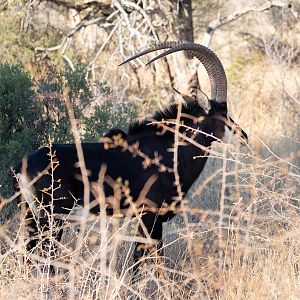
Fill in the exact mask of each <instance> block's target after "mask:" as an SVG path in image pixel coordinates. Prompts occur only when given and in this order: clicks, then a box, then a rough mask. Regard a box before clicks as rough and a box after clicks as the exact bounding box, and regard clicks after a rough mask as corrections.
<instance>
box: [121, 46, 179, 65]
mask: <svg viewBox="0 0 300 300" xmlns="http://www.w3.org/2000/svg"><path fill="white" fill-rule="evenodd" d="M183 43H184V42H171V41H170V42H162V43H158V44H155V45H153V46H152V47H150V48H149V49H147V50H144V51H142V52H140V53H138V54H136V55H134V56H131V57H130V58H128V59H126V60H124V61H123V62H122V63H121V64H119V66H122V65H124V64H126V63H128V62H130V61H132V60H134V59H136V58H138V57H141V56H143V55H145V54H148V53H151V52H154V51H157V50H161V49H169V48H174V47H176V46H179V45H182V44H183Z"/></svg>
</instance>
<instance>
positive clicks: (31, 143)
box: [0, 64, 43, 196]
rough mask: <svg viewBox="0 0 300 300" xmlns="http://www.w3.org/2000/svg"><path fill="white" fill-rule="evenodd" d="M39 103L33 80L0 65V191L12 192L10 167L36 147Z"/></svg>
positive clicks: (3, 194) (9, 66)
mask: <svg viewBox="0 0 300 300" xmlns="http://www.w3.org/2000/svg"><path fill="white" fill-rule="evenodd" d="M41 115H42V113H41V106H40V104H39V103H38V102H37V101H36V100H35V98H34V92H33V89H32V82H31V79H30V77H29V75H28V74H27V73H25V72H24V71H23V70H22V69H21V68H20V67H19V66H17V65H8V64H0V140H1V144H0V164H1V171H0V180H1V186H0V194H1V195H2V196H7V194H8V193H9V192H10V191H11V186H10V184H9V182H10V180H11V179H10V174H9V167H11V166H12V165H13V164H14V163H15V162H16V161H17V160H19V159H21V158H22V157H23V156H24V155H26V154H27V153H29V152H31V151H32V150H34V149H36V148H37V147H38V145H39V141H40V136H41V134H42V130H43V129H42V127H41V126H40V122H41Z"/></svg>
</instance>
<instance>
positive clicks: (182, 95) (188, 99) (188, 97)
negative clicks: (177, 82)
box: [173, 87, 194, 102]
mask: <svg viewBox="0 0 300 300" xmlns="http://www.w3.org/2000/svg"><path fill="white" fill-rule="evenodd" d="M173 90H174V91H175V92H176V93H177V94H178V95H180V96H181V97H182V99H183V100H184V101H185V102H191V101H194V99H193V98H192V97H190V96H188V95H186V94H183V93H181V92H179V91H178V90H176V89H175V88H174V87H173Z"/></svg>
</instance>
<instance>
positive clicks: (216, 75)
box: [124, 42, 227, 102]
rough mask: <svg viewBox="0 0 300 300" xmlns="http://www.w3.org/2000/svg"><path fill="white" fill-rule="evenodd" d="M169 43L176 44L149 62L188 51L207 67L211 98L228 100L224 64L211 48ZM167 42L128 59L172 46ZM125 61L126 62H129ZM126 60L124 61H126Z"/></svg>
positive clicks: (222, 100)
mask: <svg viewBox="0 0 300 300" xmlns="http://www.w3.org/2000/svg"><path fill="white" fill-rule="evenodd" d="M168 43H169V45H175V46H173V47H172V48H171V49H169V50H167V51H165V52H163V53H162V54H160V55H158V56H156V57H155V58H153V59H151V60H150V61H149V62H148V63H147V65H148V64H150V63H152V62H154V61H156V60H157V59H160V58H162V57H164V56H166V55H169V54H171V53H174V52H178V51H187V52H189V53H190V54H191V55H192V56H195V57H196V58H197V59H198V60H199V61H200V62H201V63H202V64H203V66H204V67H205V69H206V72H207V74H208V77H209V80H210V84H211V100H213V101H214V100H215V101H217V102H226V100H227V78H226V73H225V70H224V68H223V65H222V63H221V61H220V59H219V58H218V56H217V55H216V54H215V53H214V52H213V51H212V50H210V49H209V48H207V47H205V46H203V45H200V44H195V43H183V42H168ZM166 44H167V43H162V44H158V45H156V46H154V47H152V48H150V49H148V50H145V51H143V52H141V53H139V54H137V55H135V56H133V57H131V58H129V59H128V60H127V61H131V60H132V59H134V58H137V57H140V56H142V55H144V54H147V53H150V52H152V51H155V50H159V49H166V48H170V47H167V46H166ZM127 61H125V62H127ZM125 62H124V63H125Z"/></svg>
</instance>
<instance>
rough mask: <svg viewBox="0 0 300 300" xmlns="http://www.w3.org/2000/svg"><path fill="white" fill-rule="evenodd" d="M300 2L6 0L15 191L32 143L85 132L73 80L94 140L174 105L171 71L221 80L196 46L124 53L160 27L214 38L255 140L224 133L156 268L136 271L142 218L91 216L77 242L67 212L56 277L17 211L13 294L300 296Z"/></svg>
mask: <svg viewBox="0 0 300 300" xmlns="http://www.w3.org/2000/svg"><path fill="white" fill-rule="evenodd" d="M299 13H300V2H299V1H291V2H289V1H263V0H261V1H260V0H256V1H255V0H253V1H246V0H245V1H243V0H242V1H237V0H218V1H217V0H216V1H215V0H213V1H200V0H199V1H198V0H193V1H191V0H190V1H187V0H184V1H176V0H172V1H154V0H153V1H147V0H144V1H133V0H130V1H125V0H120V1H104V0H103V1H67V0H51V1H50V0H49V1H35V0H30V1H19V0H15V1H0V17H1V31H0V56H1V65H0V137H1V145H0V165H1V169H0V195H1V197H2V198H3V199H4V198H8V197H9V196H11V195H12V186H11V184H10V180H11V179H10V174H9V169H10V167H11V166H13V165H14V164H15V163H16V162H17V161H18V160H20V159H21V158H22V157H23V156H24V155H26V154H28V153H30V152H31V151H33V150H34V149H37V148H38V147H39V146H41V145H45V144H48V143H49V139H50V140H51V141H54V142H72V141H73V136H72V134H71V131H70V124H69V120H68V117H67V111H66V108H65V104H64V101H63V98H62V96H61V94H62V87H63V86H64V85H67V86H68V87H69V91H70V99H71V101H72V104H73V107H74V110H75V114H76V119H77V124H78V128H79V132H80V135H81V138H82V140H83V141H97V140H98V139H99V137H100V136H101V135H103V134H104V133H105V132H106V131H107V130H108V129H110V128H112V127H114V126H117V127H119V128H121V129H122V128H123V129H126V126H127V125H128V123H129V122H130V121H131V120H132V119H134V118H136V117H144V116H146V115H147V114H149V113H152V112H153V110H154V109H161V108H162V107H164V106H165V105H166V104H167V103H169V101H171V100H172V98H173V97H174V95H173V92H172V89H171V85H174V86H175V87H177V88H178V89H179V90H180V91H182V92H186V93H189V94H192V92H193V91H192V90H191V87H192V86H193V85H194V84H196V85H198V86H199V87H201V89H202V90H203V91H204V92H205V93H207V94H209V88H208V86H209V84H208V80H207V78H206V76H205V72H204V71H203V69H201V66H198V65H197V62H195V61H194V60H193V61H191V60H189V59H188V58H187V57H185V56H184V55H174V56H172V57H170V58H168V59H167V60H166V61H162V62H158V63H157V64H155V66H151V67H150V68H144V67H143V63H142V61H140V60H138V61H137V62H134V63H132V64H130V65H128V66H125V67H120V68H119V67H118V64H119V63H120V62H121V61H122V60H123V59H124V58H127V57H128V56H130V55H132V54H133V53H136V52H138V51H140V50H141V49H142V48H144V47H146V46H147V45H149V44H150V43H151V42H153V41H157V40H161V41H163V40H165V39H169V40H189V41H195V42H198V43H203V44H205V45H209V46H210V48H211V49H213V50H214V51H215V52H216V53H217V54H218V56H219V57H220V58H221V60H222V62H223V63H224V65H225V69H226V73H227V75H228V85H229V96H228V105H229V111H230V114H231V116H232V117H233V118H234V119H235V120H236V121H237V122H238V123H239V124H240V125H241V126H242V128H243V129H244V130H245V131H246V132H247V133H248V136H249V145H248V146H247V147H246V148H243V149H237V148H232V147H231V146H226V145H215V148H216V151H218V152H219V153H220V156H219V157H217V158H210V159H209V161H208V164H207V166H206V168H205V170H204V172H203V173H202V174H201V176H200V178H199V180H198V181H197V182H196V183H195V185H194V186H193V188H192V189H191V191H190V193H189V195H188V196H187V199H188V204H187V205H186V206H184V207H185V210H184V212H183V213H181V214H180V215H179V216H178V217H177V219H176V220H175V222H174V221H173V222H170V224H166V225H165V228H164V229H165V230H164V232H165V236H164V243H165V245H166V246H165V256H166V257H165V260H164V261H159V262H156V263H154V264H152V265H151V266H150V267H149V265H148V266H147V268H146V269H145V279H144V280H143V281H141V282H139V283H136V284H135V285H134V286H130V284H129V278H130V276H129V275H130V265H131V262H130V259H129V257H131V256H130V249H131V247H132V239H129V238H128V235H127V234H126V233H125V232H126V230H127V231H130V230H131V229H130V228H131V226H132V223H131V222H133V221H129V220H125V221H124V223H122V224H123V227H122V228H123V229H124V230H122V231H119V230H118V229H117V228H118V226H117V225H122V224H119V221H116V220H106V221H107V223H110V225H109V226H107V228H110V229H111V231H109V230H107V231H105V232H103V226H101V222H100V221H99V219H96V220H95V219H89V222H90V223H91V228H90V230H89V231H88V232H87V233H86V236H85V238H84V242H82V244H81V245H80V247H79V251H78V252H72V251H73V250H72V249H73V248H74V247H73V246H74V243H76V242H75V241H74V240H75V237H76V231H75V230H74V228H73V227H72V226H69V225H67V227H70V228H69V229H68V230H69V231H67V233H66V234H65V239H64V242H63V243H62V244H61V245H60V247H61V253H62V254H63V255H62V258H61V259H60V260H58V262H57V268H59V269H60V272H59V273H58V276H56V277H54V278H50V277H49V276H48V275H47V274H44V273H43V274H40V276H34V275H35V274H34V273H35V272H38V268H36V269H34V268H33V267H30V266H28V265H27V264H25V263H24V262H23V259H24V258H25V260H26V255H27V254H26V253H25V252H24V248H25V247H24V241H25V240H26V238H25V237H24V234H23V233H22V226H23V225H24V224H23V225H22V217H20V215H19V214H15V215H14V216H13V217H12V216H11V217H10V219H9V220H8V221H7V222H6V224H5V226H3V227H1V231H0V235H1V254H0V278H1V280H0V295H1V297H2V298H3V299H10V298H11V295H12V292H11V290H12V288H11V287H12V286H14V287H15V288H14V289H13V291H14V296H15V297H16V298H18V299H27V298H28V299H29V298H30V299H41V298H49V297H50V298H53V299H66V297H71V296H72V297H73V299H75V298H79V299H83V298H86V299H96V298H101V299H102V298H103V299H104V298H105V297H108V298H110V299H125V298H126V297H127V295H128V293H132V297H133V295H139V296H140V297H141V298H143V297H144V298H149V299H150V298H151V299H155V298H156V299H165V298H166V299H189V298H191V299H202V298H203V299H204V298H206V299H207V298H212V299H298V297H299V294H300V290H299V286H300V276H299V263H300V260H299V259H300V258H299V250H300V245H299V238H298V236H299V225H300V221H299V195H300V180H299V175H300V147H299V133H300V122H299V117H300V115H299V112H300V97H299V95H300V88H299V80H300V78H299V76H300V75H299V74H300V72H299V71H300V70H299V62H300V60H299V57H300V48H299V45H300V34H299V32H300V23H299ZM142 60H143V62H144V61H145V60H144V59H142ZM197 71H198V72H197ZM6 215H7V211H6V212H5V211H3V210H2V218H3V217H6ZM19 224H21V226H19ZM12 232H13V233H14V234H12ZM99 232H100V234H101V237H102V238H101V239H100V240H101V241H102V242H99ZM109 238H110V243H105V241H107V240H109ZM108 245H109V247H108ZM72 247H73V248H72ZM119 249H121V250H122V251H119ZM124 249H125V250H124ZM77 250H78V249H77ZM74 253H75V254H74ZM101 253H102V254H101ZM103 253H105V255H104V254H103ZM127 253H129V254H128V255H127ZM103 257H109V258H110V262H111V263H110V264H109V265H108V266H106V264H105V263H103ZM47 264H49V261H43V260H42V259H41V258H38V257H37V258H36V266H37V265H47ZM107 274H109V275H107ZM103 291H105V292H103ZM72 297H71V298H72ZM71 298H70V299H71Z"/></svg>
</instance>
